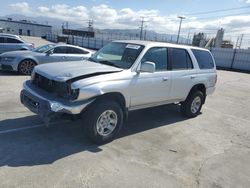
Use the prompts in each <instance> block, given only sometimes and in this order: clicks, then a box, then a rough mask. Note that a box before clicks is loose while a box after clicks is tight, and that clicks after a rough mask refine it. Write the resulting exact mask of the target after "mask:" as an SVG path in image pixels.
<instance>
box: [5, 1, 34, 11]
mask: <svg viewBox="0 0 250 188" xmlns="http://www.w3.org/2000/svg"><path fill="white" fill-rule="evenodd" d="M9 6H10V8H11V9H12V10H14V11H19V12H21V13H23V14H28V13H30V12H31V8H30V6H29V4H28V3H27V2H20V3H13V4H10V5H9Z"/></svg>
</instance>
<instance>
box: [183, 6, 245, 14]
mask: <svg viewBox="0 0 250 188" xmlns="http://www.w3.org/2000/svg"><path fill="white" fill-rule="evenodd" d="M247 8H250V6H244V7H237V8H227V9H217V10H212V11H206V12H195V13H189V14H185V15H201V14H212V13H218V12H227V11H232V10H241V9H247Z"/></svg>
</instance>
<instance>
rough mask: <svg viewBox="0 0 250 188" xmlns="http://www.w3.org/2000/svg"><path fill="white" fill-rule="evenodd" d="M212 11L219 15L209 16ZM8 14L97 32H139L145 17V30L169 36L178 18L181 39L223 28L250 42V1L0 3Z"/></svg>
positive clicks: (29, 0)
mask: <svg viewBox="0 0 250 188" xmlns="http://www.w3.org/2000/svg"><path fill="white" fill-rule="evenodd" d="M225 9H227V10H225ZM228 9H229V10H228ZM214 10H219V11H215V12H213V13H208V12H210V11H214ZM198 13H199V14H198ZM200 13H201V14H200ZM8 14H23V15H26V16H30V17H38V16H44V17H46V18H48V21H49V19H50V18H57V19H59V20H62V21H69V22H70V23H77V24H80V25H83V26H86V24H87V22H86V20H88V19H93V20H94V27H95V28H100V29H103V28H114V29H138V28H139V26H140V20H141V17H144V20H145V21H146V22H145V25H146V26H147V29H149V30H154V31H157V32H159V33H168V34H174V33H176V32H177V30H178V26H179V19H178V18H177V16H178V15H184V16H185V17H186V19H185V20H183V25H182V34H183V35H187V34H188V33H191V34H192V33H195V32H199V31H202V32H206V33H207V34H208V35H209V34H214V33H215V32H216V30H217V29H219V28H224V29H225V30H226V33H227V35H228V36H229V37H230V36H231V37H236V36H239V35H240V34H242V33H244V34H245V36H247V35H249V39H250V0H153V1H152V0H151V1H142V0H126V1H125V0H123V1H122V0H89V1H87V0H74V1H69V0H39V1H34V0H25V1H19V0H8V1H2V2H1V8H0V16H3V15H8Z"/></svg>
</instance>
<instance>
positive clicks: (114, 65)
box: [99, 61, 121, 68]
mask: <svg viewBox="0 0 250 188" xmlns="http://www.w3.org/2000/svg"><path fill="white" fill-rule="evenodd" d="M99 63H101V64H105V65H110V66H113V67H117V68H121V67H119V66H118V65H116V64H115V63H112V62H110V61H99Z"/></svg>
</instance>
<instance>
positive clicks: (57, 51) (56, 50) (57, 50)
mask: <svg viewBox="0 0 250 188" xmlns="http://www.w3.org/2000/svg"><path fill="white" fill-rule="evenodd" d="M53 53H54V54H66V53H67V50H66V47H65V46H58V47H55V48H54V50H53Z"/></svg>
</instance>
